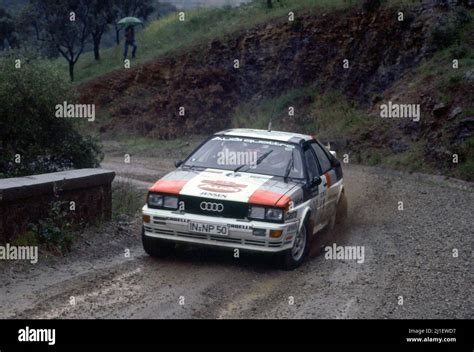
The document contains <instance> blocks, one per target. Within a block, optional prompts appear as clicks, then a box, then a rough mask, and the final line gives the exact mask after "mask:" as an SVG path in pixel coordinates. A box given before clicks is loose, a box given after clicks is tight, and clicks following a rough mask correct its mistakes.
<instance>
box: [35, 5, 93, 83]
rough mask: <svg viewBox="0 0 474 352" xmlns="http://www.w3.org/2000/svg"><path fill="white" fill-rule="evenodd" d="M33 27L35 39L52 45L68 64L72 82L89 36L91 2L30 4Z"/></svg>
mask: <svg viewBox="0 0 474 352" xmlns="http://www.w3.org/2000/svg"><path fill="white" fill-rule="evenodd" d="M30 2H31V5H32V6H31V10H30V11H33V13H32V18H33V20H32V26H33V28H34V31H35V33H36V38H37V39H38V40H40V41H43V42H49V43H52V44H53V45H54V46H55V47H56V49H57V50H58V52H59V53H60V54H61V55H62V56H63V57H64V58H65V59H66V60H67V62H68V64H69V76H70V78H71V81H73V80H74V65H75V64H76V62H77V60H78V59H79V57H80V56H81V54H82V52H83V51H84V46H85V43H86V39H87V37H88V36H89V35H90V21H91V18H90V14H91V9H92V5H93V0H30Z"/></svg>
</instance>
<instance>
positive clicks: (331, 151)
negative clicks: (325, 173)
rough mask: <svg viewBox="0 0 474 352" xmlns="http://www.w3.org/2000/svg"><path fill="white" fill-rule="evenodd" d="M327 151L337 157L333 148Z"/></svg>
mask: <svg viewBox="0 0 474 352" xmlns="http://www.w3.org/2000/svg"><path fill="white" fill-rule="evenodd" d="M329 153H331V154H332V156H333V157H335V158H337V155H336V152H335V151H334V150H330V151H329Z"/></svg>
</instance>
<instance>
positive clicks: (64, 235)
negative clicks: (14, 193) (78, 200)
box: [27, 200, 73, 253]
mask: <svg viewBox="0 0 474 352" xmlns="http://www.w3.org/2000/svg"><path fill="white" fill-rule="evenodd" d="M67 205H68V203H67V202H65V201H59V200H56V201H54V202H52V203H51V208H50V212H49V214H48V216H47V217H46V218H45V219H42V220H39V221H38V223H37V224H30V225H29V232H31V233H33V234H34V235H35V237H36V238H37V240H38V242H39V243H42V244H45V245H46V247H47V249H49V250H56V249H57V250H58V251H59V252H60V253H65V252H69V251H70V250H71V244H72V241H73V234H72V220H71V219H70V214H69V212H68V211H67V210H66V209H67ZM27 233H28V232H27Z"/></svg>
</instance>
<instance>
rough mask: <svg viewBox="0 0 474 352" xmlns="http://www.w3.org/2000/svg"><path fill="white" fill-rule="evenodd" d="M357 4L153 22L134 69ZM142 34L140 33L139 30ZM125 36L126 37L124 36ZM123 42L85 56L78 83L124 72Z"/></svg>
mask: <svg viewBox="0 0 474 352" xmlns="http://www.w3.org/2000/svg"><path fill="white" fill-rule="evenodd" d="M357 3H358V1H355V0H291V1H290V0H281V1H280V3H276V4H275V6H274V8H273V9H267V7H266V5H265V2H264V1H261V0H257V1H254V2H252V3H249V4H245V5H241V6H240V7H237V8H229V7H224V8H202V9H196V10H192V11H186V12H185V16H186V17H185V21H184V22H181V21H179V19H178V14H177V13H175V14H172V15H170V16H167V17H166V18H163V19H160V20H156V21H153V22H151V23H149V24H147V25H146V27H145V28H144V29H143V30H141V31H140V32H137V34H136V42H137V45H138V51H137V58H136V59H135V60H133V63H132V65H133V66H136V65H139V64H142V63H144V62H147V61H149V60H152V59H156V58H158V57H160V56H163V55H167V54H171V53H173V52H175V51H176V50H186V49H188V48H190V47H196V46H200V45H207V43H208V42H209V41H210V40H212V39H216V38H224V37H225V36H226V35H229V34H233V33H235V32H238V31H244V30H246V29H249V28H253V27H255V26H257V25H260V24H264V23H266V22H269V21H270V20H272V19H274V18H278V17H282V16H286V15H287V14H288V12H289V11H293V12H295V13H296V14H297V13H298V12H308V13H319V12H322V11H327V10H329V9H337V8H344V7H349V6H354V5H355V4H357ZM138 30H140V29H138ZM122 36H123V33H122ZM122 55H123V38H121V43H120V45H119V46H115V47H113V48H109V49H105V50H102V52H101V56H102V59H101V61H100V62H97V61H95V60H94V58H93V54H92V53H91V52H89V53H85V54H83V55H82V56H81V57H80V59H79V61H78V63H77V65H76V81H78V82H80V81H83V80H87V79H91V78H94V77H97V76H100V75H103V74H105V73H107V72H110V71H113V70H116V69H120V68H123V61H122V60H123V59H122ZM56 63H57V65H58V66H59V68H60V69H61V70H63V71H64V73H65V74H67V72H68V71H67V70H68V69H67V63H66V61H65V60H64V59H62V58H58V59H57V62H56Z"/></svg>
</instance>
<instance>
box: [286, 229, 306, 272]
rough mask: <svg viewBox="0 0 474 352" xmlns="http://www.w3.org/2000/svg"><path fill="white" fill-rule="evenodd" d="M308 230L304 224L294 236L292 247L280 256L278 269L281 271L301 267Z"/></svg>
mask: <svg viewBox="0 0 474 352" xmlns="http://www.w3.org/2000/svg"><path fill="white" fill-rule="evenodd" d="M308 237H309V236H308V228H307V225H306V223H304V224H303V226H301V229H300V230H299V231H298V233H297V234H296V237H295V240H294V242H293V247H292V248H291V249H288V250H286V251H284V252H283V253H281V254H280V258H279V260H280V267H281V268H282V269H283V270H293V269H296V268H297V267H299V266H300V265H301V263H302V262H303V261H304V258H305V257H306V254H307V252H308Z"/></svg>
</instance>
